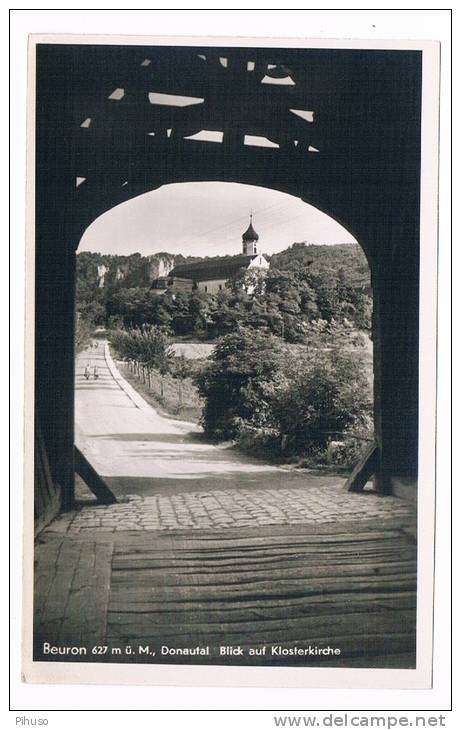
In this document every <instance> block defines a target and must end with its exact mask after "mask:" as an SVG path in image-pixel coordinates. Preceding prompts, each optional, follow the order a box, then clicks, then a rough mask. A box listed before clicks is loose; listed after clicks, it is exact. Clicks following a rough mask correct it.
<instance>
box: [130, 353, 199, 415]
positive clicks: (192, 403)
mask: <svg viewBox="0 0 461 730" xmlns="http://www.w3.org/2000/svg"><path fill="white" fill-rule="evenodd" d="M117 367H118V368H119V369H120V371H121V372H122V374H123V377H124V378H125V379H126V380H127V381H128V383H130V385H132V386H133V388H134V389H135V390H136V392H137V393H139V395H141V396H142V397H143V398H144V400H146V401H147V402H148V403H149V404H150V405H151V406H153V407H154V408H155V409H156V410H157V411H159V413H161V414H162V415H166V416H169V417H170V418H176V419H178V420H185V421H192V422H193V423H198V422H199V421H200V418H201V416H202V408H203V401H202V399H201V398H200V396H199V394H198V391H197V388H196V387H195V385H194V384H193V382H192V380H191V378H184V380H183V381H182V383H181V381H180V380H179V379H178V378H173V377H172V376H171V375H170V374H167V375H162V376H161V375H160V374H159V373H157V372H152V373H151V387H149V383H148V382H147V379H146V382H145V383H144V382H143V380H142V378H140V377H138V376H137V375H136V374H135V373H133V372H131V371H130V369H129V367H128V364H127V363H124V362H120V361H119V362H117ZM162 385H163V395H162Z"/></svg>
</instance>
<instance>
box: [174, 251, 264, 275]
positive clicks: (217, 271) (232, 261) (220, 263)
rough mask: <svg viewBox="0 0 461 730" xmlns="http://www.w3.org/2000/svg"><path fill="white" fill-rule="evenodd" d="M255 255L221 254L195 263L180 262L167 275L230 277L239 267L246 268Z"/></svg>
mask: <svg viewBox="0 0 461 730" xmlns="http://www.w3.org/2000/svg"><path fill="white" fill-rule="evenodd" d="M257 255H258V254H251V255H242V254H239V255H238V256H221V257H220V258H217V259H210V260H208V261H198V262H197V263H195V264H180V265H179V266H175V268H174V269H173V270H172V271H170V273H169V276H170V277H171V278H177V279H192V280H194V281H212V280H214V279H230V278H231V276H234V274H236V273H237V271H238V270H239V269H247V268H248V266H249V265H250V263H251V262H252V261H253V259H254V258H256V256H257Z"/></svg>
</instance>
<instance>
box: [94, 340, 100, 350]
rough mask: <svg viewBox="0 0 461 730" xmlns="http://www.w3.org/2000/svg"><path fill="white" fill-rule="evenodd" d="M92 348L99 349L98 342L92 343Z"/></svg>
mask: <svg viewBox="0 0 461 730" xmlns="http://www.w3.org/2000/svg"><path fill="white" fill-rule="evenodd" d="M93 347H94V348H95V349H96V350H97V349H98V347H99V342H93Z"/></svg>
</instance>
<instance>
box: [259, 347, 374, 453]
mask: <svg viewBox="0 0 461 730" xmlns="http://www.w3.org/2000/svg"><path fill="white" fill-rule="evenodd" d="M272 410H273V415H274V419H275V421H276V422H277V424H278V428H279V431H280V435H281V437H282V438H283V437H285V442H286V450H287V452H288V453H290V452H295V453H298V454H305V453H309V451H312V449H314V448H315V449H321V450H325V449H326V447H327V445H328V443H329V441H330V440H332V439H333V440H337V439H341V440H342V438H343V433H344V432H345V430H346V429H347V428H349V427H350V426H351V425H352V424H353V423H356V422H358V421H360V420H361V419H362V420H363V419H365V418H366V417H367V416H369V415H371V388H370V386H369V383H368V379H367V377H366V375H365V373H364V372H363V366H361V364H360V359H359V358H358V356H357V352H355V351H354V352H348V351H346V352H344V351H339V350H317V351H313V352H310V353H309V352H308V353H306V354H305V355H304V356H301V355H299V354H298V355H297V356H296V358H293V357H292V358H289V359H288V360H287V361H286V364H285V366H284V378H283V379H281V381H280V384H279V386H278V387H277V389H276V391H275V394H274V399H273V402H272Z"/></svg>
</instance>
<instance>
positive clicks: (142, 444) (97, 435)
mask: <svg viewBox="0 0 461 730" xmlns="http://www.w3.org/2000/svg"><path fill="white" fill-rule="evenodd" d="M87 364H89V365H90V369H92V368H93V366H94V365H97V367H98V372H99V377H98V379H97V380H95V379H93V377H91V378H90V379H89V380H85V377H84V369H85V366H86V365H87ZM76 431H77V437H76V438H77V444H78V446H79V448H81V449H82V450H83V452H84V453H85V455H86V456H87V458H88V459H89V460H90V461H91V463H92V464H93V466H94V467H95V469H96V470H97V471H98V472H99V473H100V474H101V475H102V476H104V477H105V478H107V481H108V483H109V485H110V487H111V489H113V491H114V492H115V493H116V494H118V495H120V494H138V495H153V494H158V493H159V491H163V490H165V491H167V493H168V494H171V493H173V492H184V491H186V490H187V491H192V490H194V489H200V490H203V489H205V490H209V489H213V490H214V489H219V490H222V489H223V488H224V489H225V488H228V487H232V488H233V489H235V488H239V489H248V488H259V489H260V488H261V487H264V488H277V487H282V486H290V485H291V486H294V485H296V486H298V487H301V486H303V485H305V476H303V475H301V474H297V473H293V472H291V471H288V470H287V469H283V468H280V467H277V466H272V465H269V464H265V463H264V462H262V461H258V460H256V459H252V458H250V457H247V456H245V455H244V454H241V453H239V452H237V451H236V450H234V449H231V448H225V447H222V446H219V445H218V446H216V445H213V444H209V443H207V442H206V440H205V439H204V437H203V435H202V433H201V430H200V428H199V427H198V426H196V425H195V424H193V423H189V422H186V421H177V420H173V419H170V418H166V417H164V416H161V415H160V414H159V413H157V412H156V411H155V410H154V409H153V408H152V407H151V406H150V405H149V404H147V403H146V402H145V401H144V400H143V399H142V398H141V397H140V396H139V395H138V394H137V393H136V392H135V391H134V390H133V388H132V387H131V386H130V385H129V384H128V383H127V382H126V381H125V380H124V379H123V378H122V376H121V375H120V373H119V372H118V371H117V370H116V369H115V366H114V365H113V362H112V361H111V358H110V354H109V353H108V349H107V347H106V345H105V343H104V342H100V343H99V347H98V348H97V349H89V350H86V351H85V352H83V353H82V354H81V355H80V356H79V357H78V359H77V364H76ZM340 481H341V480H340V479H339V478H338V477H324V478H322V479H321V480H320V482H318V480H317V483H322V484H338V483H339V482H340Z"/></svg>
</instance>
